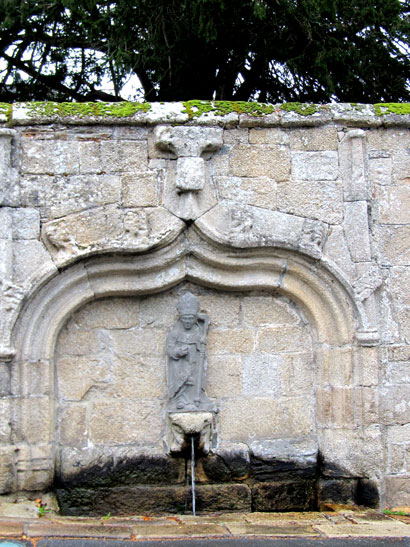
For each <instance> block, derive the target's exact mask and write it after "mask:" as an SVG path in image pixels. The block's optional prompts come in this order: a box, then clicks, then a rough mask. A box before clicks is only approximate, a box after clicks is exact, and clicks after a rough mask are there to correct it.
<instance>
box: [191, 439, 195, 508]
mask: <svg viewBox="0 0 410 547" xmlns="http://www.w3.org/2000/svg"><path fill="white" fill-rule="evenodd" d="M191 492H192V514H193V515H194V516H195V438H194V436H193V435H191Z"/></svg>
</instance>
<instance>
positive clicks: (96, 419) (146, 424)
mask: <svg viewBox="0 0 410 547" xmlns="http://www.w3.org/2000/svg"><path fill="white" fill-rule="evenodd" d="M92 412H93V419H92V420H91V423H90V424H89V435H90V439H91V440H92V442H93V443H94V444H112V445H116V444H124V443H125V444H130V443H135V442H139V443H140V444H141V445H148V446H152V445H153V446H160V445H161V444H162V435H161V428H162V412H161V408H160V405H159V404H158V403H155V402H154V401H151V400H145V401H144V400H141V399H131V400H126V399H121V400H117V401H114V400H111V401H100V402H97V401H96V402H95V403H94V404H93V405H92ZM125 417H126V420H125V419H124V418H125ZM108 423H109V424H110V427H109V428H107V424H108Z"/></svg>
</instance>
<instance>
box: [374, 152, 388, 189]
mask: <svg viewBox="0 0 410 547" xmlns="http://www.w3.org/2000/svg"><path fill="white" fill-rule="evenodd" d="M392 170H393V163H392V158H391V157H389V156H388V155H387V157H383V156H381V157H375V155H374V154H373V155H371V156H370V159H369V180H370V181H371V182H372V183H373V184H380V185H382V186H386V185H388V184H391V182H392Z"/></svg>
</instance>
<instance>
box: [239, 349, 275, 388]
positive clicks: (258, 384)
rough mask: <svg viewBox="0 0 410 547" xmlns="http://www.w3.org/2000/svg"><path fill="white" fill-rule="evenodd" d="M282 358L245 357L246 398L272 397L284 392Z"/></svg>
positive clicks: (253, 354) (263, 355)
mask: <svg viewBox="0 0 410 547" xmlns="http://www.w3.org/2000/svg"><path fill="white" fill-rule="evenodd" d="M281 369H282V357H281V356H279V355H270V354H262V355H261V354H255V353H252V354H250V355H244V357H243V378H242V386H243V387H242V392H243V394H244V395H246V396H252V395H253V396H262V397H263V396H266V395H271V396H272V397H274V396H277V395H279V394H280V393H281V392H282V385H281Z"/></svg>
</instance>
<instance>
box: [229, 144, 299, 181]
mask: <svg viewBox="0 0 410 547" xmlns="http://www.w3.org/2000/svg"><path fill="white" fill-rule="evenodd" d="M230 166H231V172H232V175H234V176H237V177H269V178H273V179H274V180H276V182H282V181H284V180H288V179H289V176H290V156H289V151H288V150H286V148H283V147H281V146H275V145H265V146H262V145H260V144H254V145H244V144H238V145H237V146H235V148H234V149H233V151H232V154H231V157H230Z"/></svg>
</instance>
